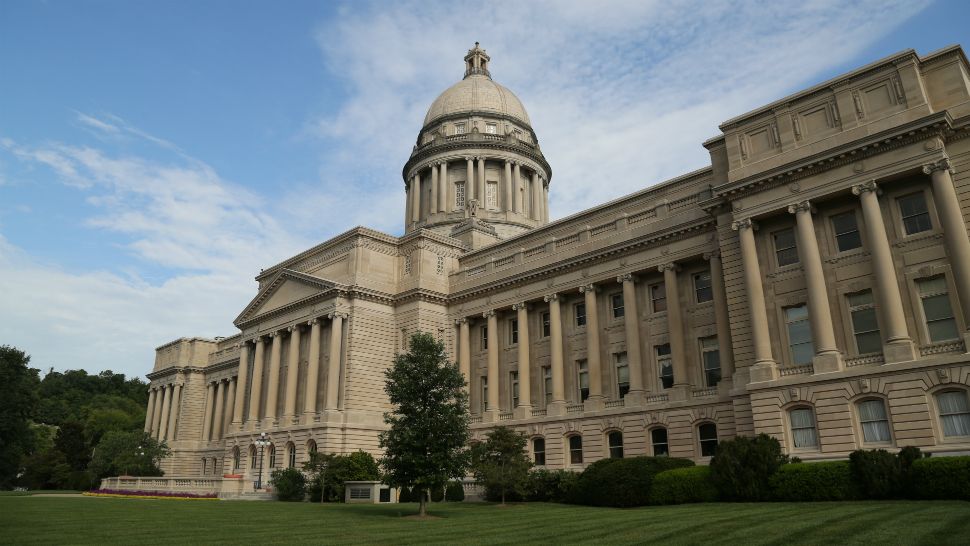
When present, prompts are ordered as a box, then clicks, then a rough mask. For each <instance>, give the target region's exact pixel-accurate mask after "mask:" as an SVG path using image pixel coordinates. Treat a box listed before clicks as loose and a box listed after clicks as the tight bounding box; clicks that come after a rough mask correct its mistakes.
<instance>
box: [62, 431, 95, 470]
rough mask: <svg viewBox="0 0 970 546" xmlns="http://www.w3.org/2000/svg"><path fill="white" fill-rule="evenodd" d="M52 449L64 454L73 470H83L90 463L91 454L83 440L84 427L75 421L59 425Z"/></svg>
mask: <svg viewBox="0 0 970 546" xmlns="http://www.w3.org/2000/svg"><path fill="white" fill-rule="evenodd" d="M54 448H55V449H57V450H58V451H60V452H61V453H63V454H64V458H65V459H66V460H67V464H69V465H71V468H72V469H73V470H84V469H85V468H87V467H88V462H90V461H91V452H90V449H89V448H88V443H87V442H86V441H85V440H84V425H83V424H81V423H79V422H77V421H65V422H64V423H62V424H61V427H60V428H59V429H58V431H57V435H56V436H54Z"/></svg>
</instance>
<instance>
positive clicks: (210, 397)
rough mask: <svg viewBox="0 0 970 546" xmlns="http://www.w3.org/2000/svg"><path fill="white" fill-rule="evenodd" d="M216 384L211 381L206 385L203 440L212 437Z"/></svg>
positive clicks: (206, 440)
mask: <svg viewBox="0 0 970 546" xmlns="http://www.w3.org/2000/svg"><path fill="white" fill-rule="evenodd" d="M214 392H215V384H214V383H212V382H211V381H210V382H209V384H208V385H206V386H205V417H204V420H203V421H202V441H203V442H208V441H209V440H211V439H212V435H211V434H210V433H211V432H212V421H213V419H212V413H213V412H214V411H215V394H213V393H214Z"/></svg>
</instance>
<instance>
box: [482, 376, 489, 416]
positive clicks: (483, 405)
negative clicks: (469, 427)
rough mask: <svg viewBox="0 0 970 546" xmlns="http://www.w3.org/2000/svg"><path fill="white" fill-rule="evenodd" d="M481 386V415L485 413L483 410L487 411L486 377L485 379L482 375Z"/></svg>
mask: <svg viewBox="0 0 970 546" xmlns="http://www.w3.org/2000/svg"><path fill="white" fill-rule="evenodd" d="M481 385H482V403H481V407H482V413H485V410H487V409H488V377H485V376H484V375H483V376H482V382H481Z"/></svg>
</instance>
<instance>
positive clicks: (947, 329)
mask: <svg viewBox="0 0 970 546" xmlns="http://www.w3.org/2000/svg"><path fill="white" fill-rule="evenodd" d="M926 326H927V328H928V329H929V332H930V340H932V341H946V340H948V339H957V338H958V337H960V334H959V332H958V331H957V323H956V321H955V320H953V319H943V320H937V321H934V322H931V323H929V324H927V325H926Z"/></svg>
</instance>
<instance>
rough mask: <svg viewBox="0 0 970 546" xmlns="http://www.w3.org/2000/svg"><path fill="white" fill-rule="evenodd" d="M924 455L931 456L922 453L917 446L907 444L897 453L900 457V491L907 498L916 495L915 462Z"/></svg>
mask: <svg viewBox="0 0 970 546" xmlns="http://www.w3.org/2000/svg"><path fill="white" fill-rule="evenodd" d="M924 456H925V457H929V453H922V452H921V451H920V450H919V448H918V447H915V446H906V447H904V448H902V449H900V450H899V453H897V454H896V457H898V458H899V492H900V494H901V495H902V496H903V497H905V498H907V499H911V498H914V497H915V496H916V493H915V492H914V488H915V485H916V484H915V482H913V463H914V462H916V461H918V460H920V459H922V458H923V457H924Z"/></svg>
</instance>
